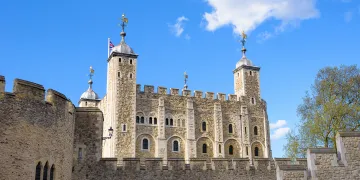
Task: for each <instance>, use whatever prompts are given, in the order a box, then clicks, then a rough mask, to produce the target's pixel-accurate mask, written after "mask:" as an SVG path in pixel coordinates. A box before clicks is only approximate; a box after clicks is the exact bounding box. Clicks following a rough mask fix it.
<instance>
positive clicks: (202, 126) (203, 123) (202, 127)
mask: <svg viewBox="0 0 360 180" xmlns="http://www.w3.org/2000/svg"><path fill="white" fill-rule="evenodd" d="M201 130H202V131H206V122H205V121H204V122H202V123H201Z"/></svg>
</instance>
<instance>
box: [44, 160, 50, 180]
mask: <svg viewBox="0 0 360 180" xmlns="http://www.w3.org/2000/svg"><path fill="white" fill-rule="evenodd" d="M48 168H49V165H48V162H46V163H45V166H44V172H43V180H47V178H48Z"/></svg>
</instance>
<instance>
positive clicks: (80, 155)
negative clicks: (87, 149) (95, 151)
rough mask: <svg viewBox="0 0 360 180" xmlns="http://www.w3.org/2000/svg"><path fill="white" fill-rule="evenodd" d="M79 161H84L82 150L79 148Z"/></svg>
mask: <svg viewBox="0 0 360 180" xmlns="http://www.w3.org/2000/svg"><path fill="white" fill-rule="evenodd" d="M78 159H79V160H81V159H82V148H79V152H78Z"/></svg>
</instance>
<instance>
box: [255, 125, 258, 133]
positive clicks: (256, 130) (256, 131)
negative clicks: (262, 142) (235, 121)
mask: <svg viewBox="0 0 360 180" xmlns="http://www.w3.org/2000/svg"><path fill="white" fill-rule="evenodd" d="M254 135H258V129H257V126H255V127H254Z"/></svg>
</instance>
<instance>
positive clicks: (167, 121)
mask: <svg viewBox="0 0 360 180" xmlns="http://www.w3.org/2000/svg"><path fill="white" fill-rule="evenodd" d="M165 125H167V126H168V125H169V119H168V118H166V119H165Z"/></svg>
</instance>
